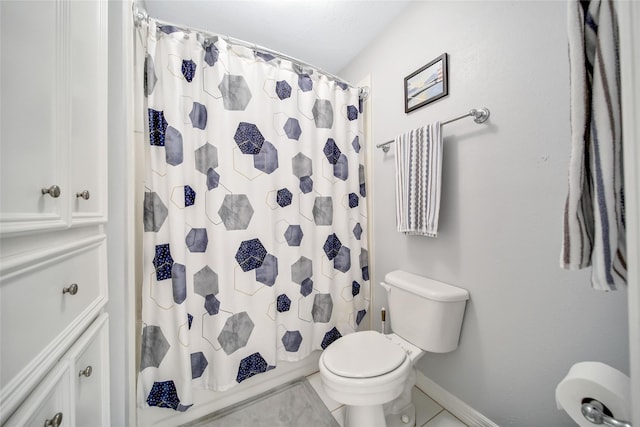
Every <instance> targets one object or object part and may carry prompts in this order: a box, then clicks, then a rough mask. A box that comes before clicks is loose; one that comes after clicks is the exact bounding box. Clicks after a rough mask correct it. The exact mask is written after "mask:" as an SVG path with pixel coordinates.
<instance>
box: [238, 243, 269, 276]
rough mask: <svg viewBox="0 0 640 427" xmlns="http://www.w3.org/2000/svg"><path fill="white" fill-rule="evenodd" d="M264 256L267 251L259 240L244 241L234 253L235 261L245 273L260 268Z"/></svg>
mask: <svg viewBox="0 0 640 427" xmlns="http://www.w3.org/2000/svg"><path fill="white" fill-rule="evenodd" d="M266 256H267V250H266V249H265V248H264V246H262V243H261V242H260V240H259V239H251V240H244V241H243V242H242V243H240V247H239V248H238V251H237V252H236V261H237V262H238V264H239V265H240V267H241V268H242V271H245V272H246V271H249V270H254V269H256V268H258V267H260V266H261V265H262V262H263V261H264V258H265V257H266Z"/></svg>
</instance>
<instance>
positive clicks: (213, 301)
mask: <svg viewBox="0 0 640 427" xmlns="http://www.w3.org/2000/svg"><path fill="white" fill-rule="evenodd" d="M204 309H205V310H207V313H209V315H210V316H213V315H214V314H218V311H220V301H219V300H218V298H216V296H215V295H213V294H209V295H207V296H205V297H204Z"/></svg>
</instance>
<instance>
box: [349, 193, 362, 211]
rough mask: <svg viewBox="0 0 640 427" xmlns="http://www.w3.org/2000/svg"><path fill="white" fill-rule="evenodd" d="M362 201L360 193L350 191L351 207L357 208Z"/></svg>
mask: <svg viewBox="0 0 640 427" xmlns="http://www.w3.org/2000/svg"><path fill="white" fill-rule="evenodd" d="M359 201H360V198H359V197H358V195H357V194H356V193H349V207H350V208H352V209H353V208H356V207H358V203H359Z"/></svg>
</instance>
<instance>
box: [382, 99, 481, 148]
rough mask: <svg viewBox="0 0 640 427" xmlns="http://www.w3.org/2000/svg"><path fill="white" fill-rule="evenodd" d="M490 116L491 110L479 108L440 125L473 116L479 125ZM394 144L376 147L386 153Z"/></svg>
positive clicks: (388, 142) (384, 143)
mask: <svg viewBox="0 0 640 427" xmlns="http://www.w3.org/2000/svg"><path fill="white" fill-rule="evenodd" d="M489 114H490V112H489V109H488V108H486V107H483V108H479V109H477V110H476V109H475V108H474V109H472V110H469V112H468V113H466V114H462V115H460V116H458V117H454V118H453V119H449V120H446V121H444V122H441V123H440V125H442V126H444V125H446V124H449V123H451V122H455V121H457V120H460V119H464V118H465V117H469V116H473V121H474V122H476V123H478V124H479V123H484V122H486V121H487V119H488V118H489ZM394 142H396V141H395V140H391V141H387V142H383V143H381V144H378V145H376V148H382V151H384V152H385V153H386V152H388V151H389V148H390V147H389V144H393V143H394Z"/></svg>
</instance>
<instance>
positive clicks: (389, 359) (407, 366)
mask: <svg viewBox="0 0 640 427" xmlns="http://www.w3.org/2000/svg"><path fill="white" fill-rule="evenodd" d="M385 282H386V283H381V285H382V286H383V287H384V288H385V289H386V290H387V292H388V301H389V314H390V318H391V327H392V329H393V331H394V333H392V334H389V335H383V334H381V333H379V332H376V331H362V332H355V333H353V334H348V335H345V336H343V337H342V338H340V339H338V340H336V341H335V342H333V343H332V344H331V345H330V346H329V347H327V348H326V349H325V350H324V351H323V352H322V355H321V356H320V361H319V367H320V378H321V379H322V386H323V388H324V390H325V392H326V393H327V395H328V396H329V397H330V398H332V399H333V400H335V401H336V402H339V403H343V404H345V405H347V407H346V415H345V427H391V426H414V425H415V408H414V407H413V405H412V404H411V389H412V388H413V386H414V384H415V372H414V365H415V363H416V362H417V361H418V359H420V357H421V356H422V355H423V354H424V352H425V351H429V352H434V353H446V352H449V351H452V350H455V349H456V348H457V347H458V339H459V337H460V329H461V327H462V318H463V316H464V308H465V304H466V301H467V300H468V299H469V293H468V292H467V291H466V290H465V289H462V288H458V287H456V286H452V285H447V284H445V283H442V282H438V281H436V280H432V279H428V278H426V277H422V276H417V275H415V274H411V273H407V272H406V271H401V270H396V271H392V272H391V273H388V274H387V275H386V276H385ZM383 408H387V411H386V412H387V414H386V419H385V410H384V409H383Z"/></svg>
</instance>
